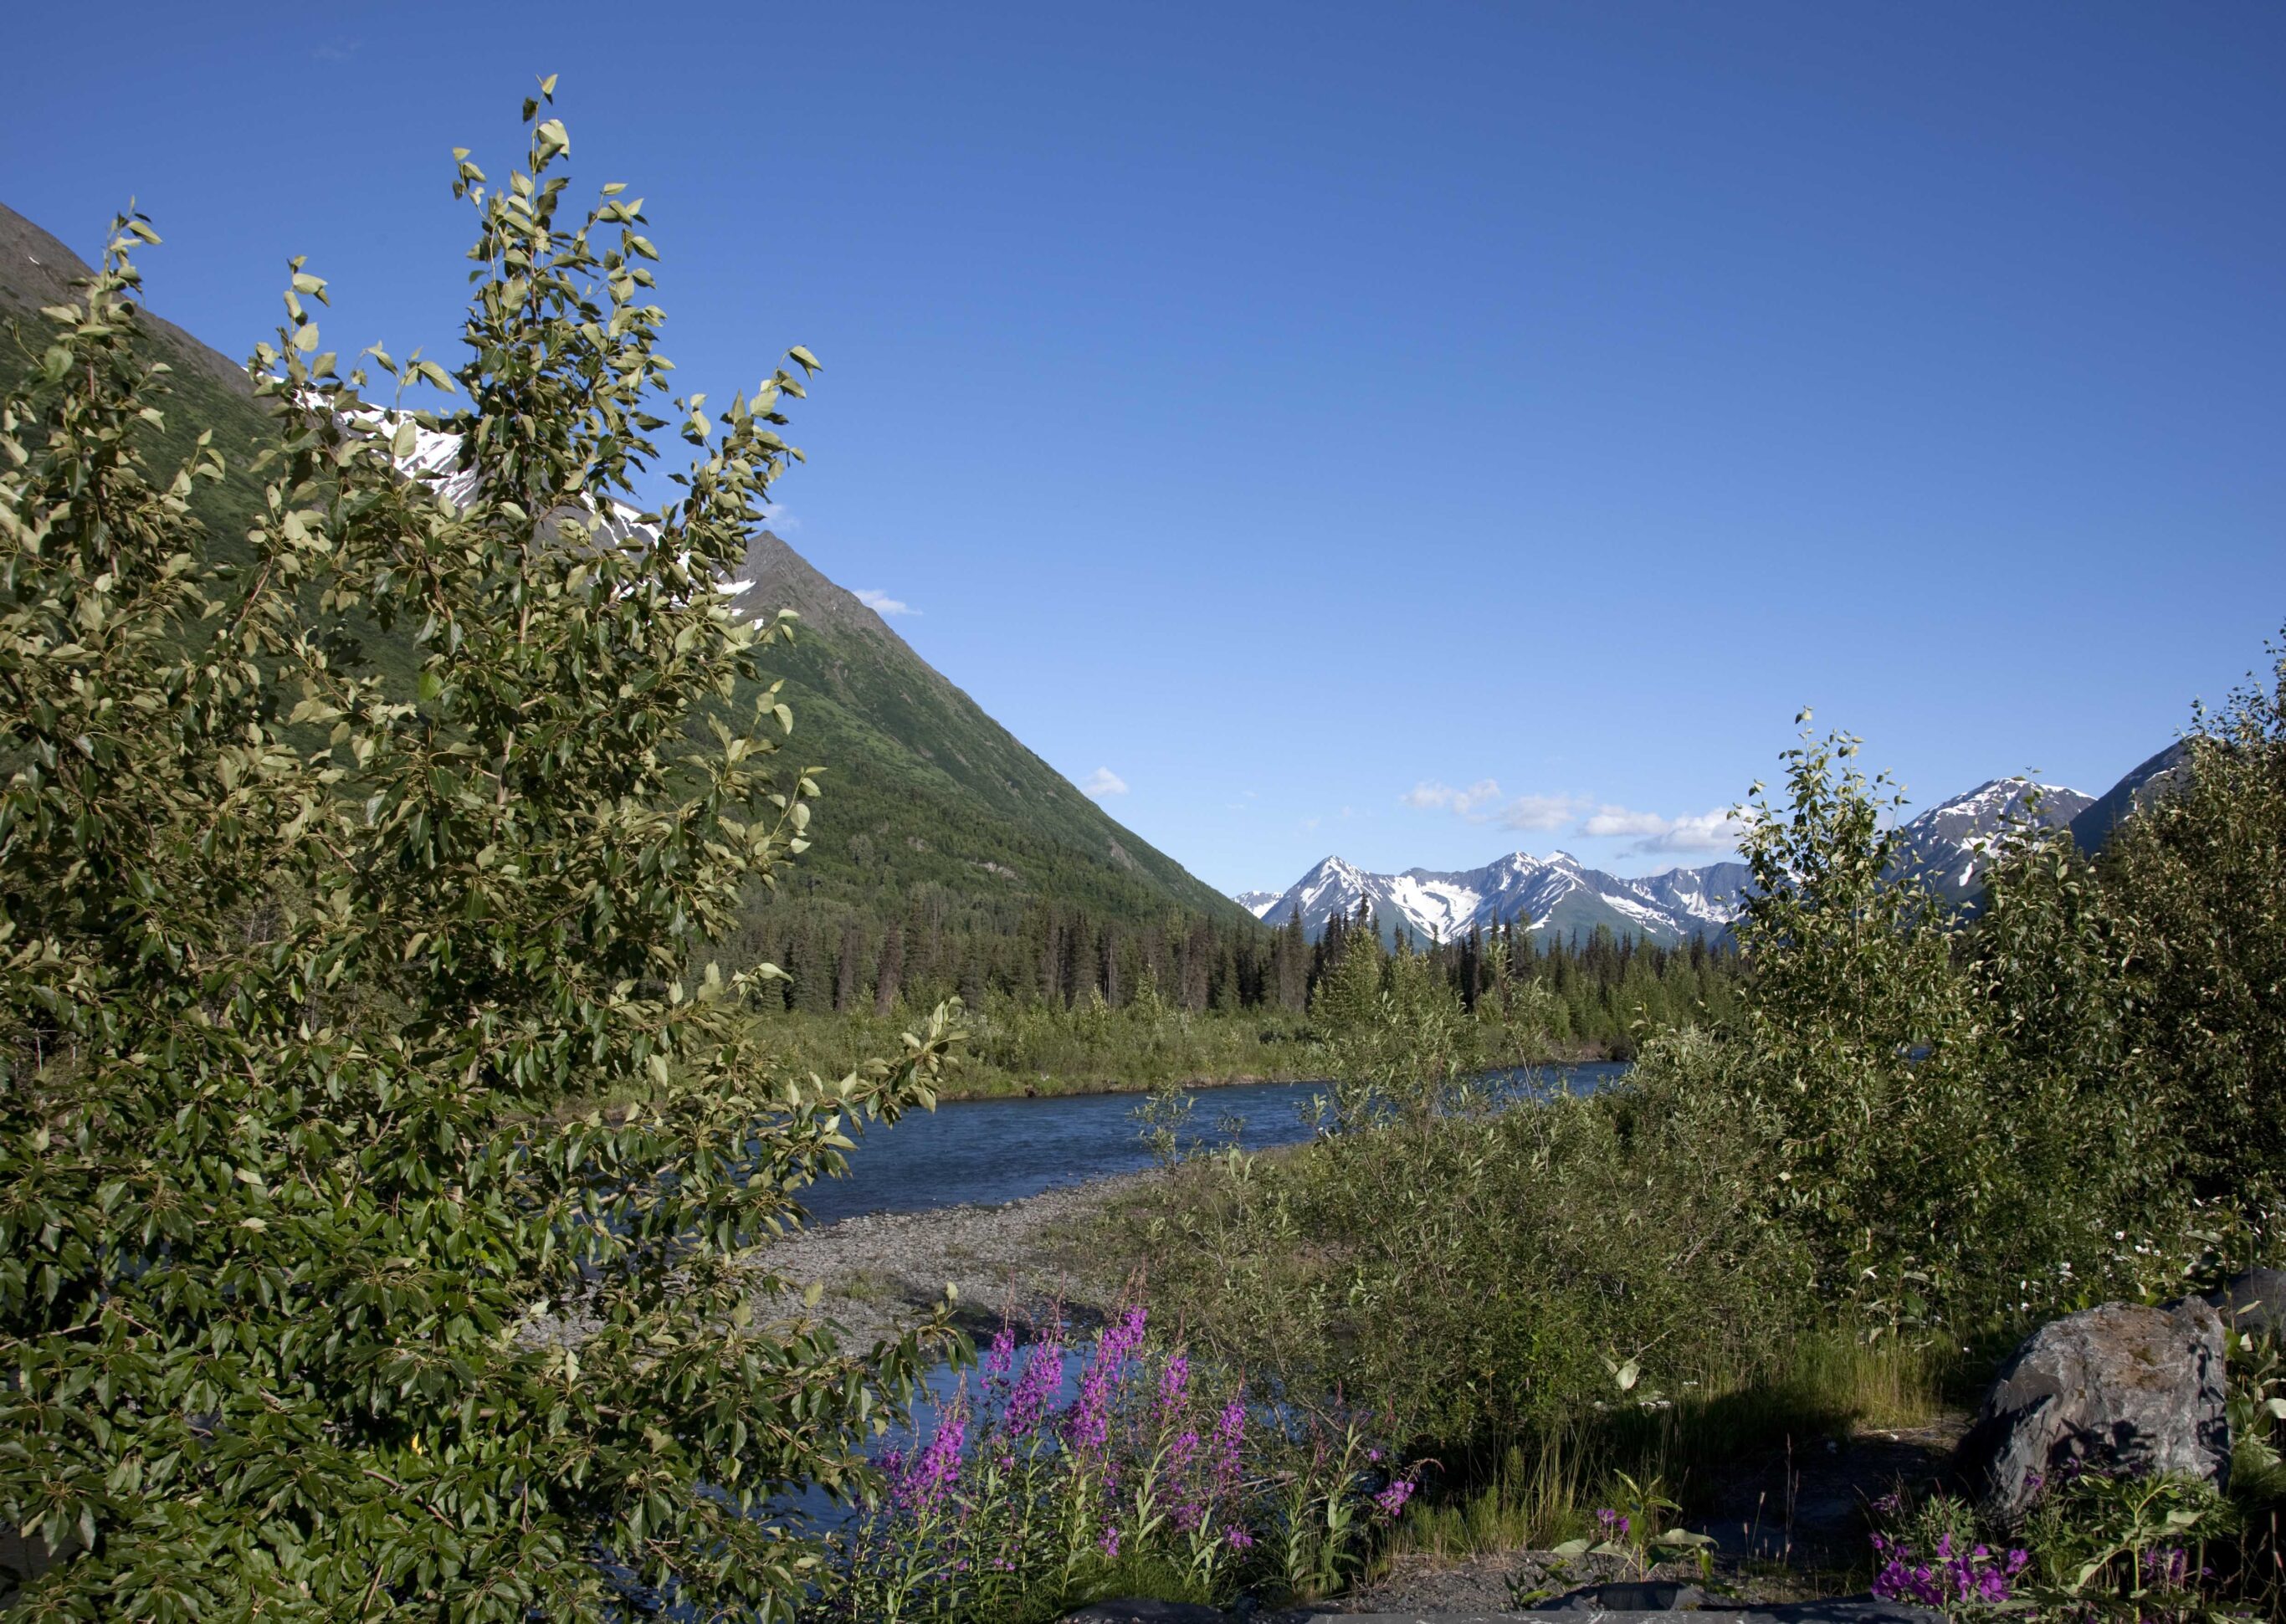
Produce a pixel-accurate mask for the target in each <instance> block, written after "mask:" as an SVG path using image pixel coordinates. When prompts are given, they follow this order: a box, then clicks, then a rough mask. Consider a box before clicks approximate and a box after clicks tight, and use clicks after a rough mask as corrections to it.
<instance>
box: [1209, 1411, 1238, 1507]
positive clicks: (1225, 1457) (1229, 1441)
mask: <svg viewBox="0 0 2286 1624" xmlns="http://www.w3.org/2000/svg"><path fill="white" fill-rule="evenodd" d="M1245 1442H1246V1401H1245V1399H1242V1398H1239V1399H1232V1400H1231V1401H1230V1402H1229V1403H1228V1404H1226V1405H1224V1406H1223V1407H1222V1415H1220V1416H1219V1417H1218V1419H1217V1420H1216V1422H1215V1430H1214V1459H1213V1465H1212V1470H1213V1474H1214V1492H1215V1494H1217V1495H1218V1496H1219V1495H1223V1494H1229V1493H1230V1492H1231V1491H1232V1490H1234V1489H1235V1488H1236V1487H1237V1486H1238V1456H1239V1451H1240V1449H1241V1448H1242V1447H1243V1446H1244V1444H1245Z"/></svg>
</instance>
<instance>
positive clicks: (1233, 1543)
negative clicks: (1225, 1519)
mask: <svg viewBox="0 0 2286 1624" xmlns="http://www.w3.org/2000/svg"><path fill="white" fill-rule="evenodd" d="M1222 1537H1223V1538H1224V1539H1225V1540H1226V1541H1229V1542H1230V1548H1231V1549H1233V1550H1252V1549H1254V1536H1253V1535H1252V1534H1250V1533H1247V1531H1246V1530H1245V1529H1243V1528H1242V1527H1240V1526H1239V1525H1237V1524H1236V1523H1229V1524H1226V1525H1225V1526H1224V1528H1223V1531H1222Z"/></svg>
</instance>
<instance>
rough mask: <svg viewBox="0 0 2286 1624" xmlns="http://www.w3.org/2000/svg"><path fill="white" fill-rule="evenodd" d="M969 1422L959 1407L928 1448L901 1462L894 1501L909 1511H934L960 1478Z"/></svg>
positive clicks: (938, 1428)
mask: <svg viewBox="0 0 2286 1624" xmlns="http://www.w3.org/2000/svg"><path fill="white" fill-rule="evenodd" d="M967 1436H968V1418H967V1417H966V1415H964V1414H962V1412H961V1411H960V1410H959V1409H958V1407H955V1408H953V1409H951V1410H949V1411H947V1412H946V1414H945V1417H944V1420H943V1421H942V1423H940V1424H939V1425H938V1427H937V1430H936V1436H935V1437H934V1438H932V1439H929V1441H928V1447H926V1449H923V1450H922V1451H921V1452H920V1453H919V1454H918V1455H915V1456H913V1457H912V1459H911V1460H910V1462H900V1463H899V1470H898V1472H897V1478H896V1486H895V1489H894V1490H893V1491H892V1494H891V1498H892V1499H893V1500H894V1502H895V1504H896V1505H897V1506H898V1507H899V1509H901V1510H907V1511H932V1510H935V1509H936V1504H937V1502H939V1501H940V1500H942V1499H943V1498H944V1493H945V1491H946V1490H947V1489H949V1488H950V1487H951V1486H953V1484H954V1483H955V1482H956V1481H958V1478H959V1477H960V1449H961V1446H962V1444H964V1443H966V1441H967Z"/></svg>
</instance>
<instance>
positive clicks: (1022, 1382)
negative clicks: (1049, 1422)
mask: <svg viewBox="0 0 2286 1624" xmlns="http://www.w3.org/2000/svg"><path fill="white" fill-rule="evenodd" d="M1063 1382H1064V1344H1063V1342H1062V1340H1061V1338H1060V1337H1059V1336H1057V1335H1056V1333H1055V1332H1053V1331H1051V1332H1049V1333H1048V1335H1046V1336H1044V1337H1042V1338H1041V1339H1040V1340H1039V1341H1038V1342H1037V1343H1034V1344H1032V1351H1031V1352H1030V1353H1029V1355H1027V1356H1026V1358H1025V1360H1024V1374H1023V1375H1022V1376H1020V1377H1018V1378H1017V1381H1016V1385H1015V1387H1014V1388H1013V1390H1012V1391H1010V1393H1009V1394H1008V1407H1007V1409H1006V1411H1005V1416H1006V1420H1007V1423H1008V1431H1009V1433H1010V1435H1011V1436H1013V1437H1016V1438H1029V1437H1030V1436H1031V1435H1032V1434H1033V1433H1034V1432H1036V1431H1038V1430H1039V1426H1040V1423H1041V1422H1043V1421H1044V1420H1045V1419H1046V1418H1047V1414H1048V1403H1049V1401H1050V1400H1051V1399H1053V1398H1054V1397H1055V1396H1056V1390H1057V1389H1058V1388H1060V1387H1061V1386H1062V1385H1063Z"/></svg>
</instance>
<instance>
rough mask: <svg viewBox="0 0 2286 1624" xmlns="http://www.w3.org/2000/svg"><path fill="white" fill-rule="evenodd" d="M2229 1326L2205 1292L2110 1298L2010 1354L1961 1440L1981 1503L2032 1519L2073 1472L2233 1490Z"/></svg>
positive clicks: (1964, 1472) (2001, 1514) (1963, 1464)
mask: <svg viewBox="0 0 2286 1624" xmlns="http://www.w3.org/2000/svg"><path fill="white" fill-rule="evenodd" d="M2223 1397H2224V1391H2223V1336H2222V1320H2221V1319H2220V1318H2219V1316H2218V1315H2217V1314H2216V1313H2215V1311H2214V1309H2213V1308H2212V1307H2211V1306H2210V1305H2207V1304H2206V1303H2204V1302H2202V1301H2200V1300H2199V1299H2198V1298H2196V1297H2193V1298H2190V1299H2187V1301H2184V1302H2180V1303H2177V1304H2173V1305H2171V1306H2169V1307H2166V1308H2144V1307H2139V1306H2135V1305H2130V1304H2125V1303H2107V1304H2106V1305H2103V1306H2102V1307H2101V1308H2090V1309H2086V1310H2084V1311H2083V1312H2081V1313H2076V1314H2070V1315H2067V1316H2066V1317H2065V1318H2063V1319H2061V1320H2052V1321H2050V1322H2049V1323H2048V1324H2046V1325H2044V1326H2042V1327H2041V1328H2039V1329H2038V1330H2037V1331H2034V1332H2033V1333H2032V1334H2031V1336H2029V1337H2027V1338H2026V1339H2025V1341H2024V1344H2023V1345H2022V1347H2019V1348H2018V1349H2017V1350H2016V1352H2014V1354H2012V1355H2010V1357H2009V1360H2008V1362H2007V1363H2006V1365H2004V1366H2002V1367H2001V1368H2000V1374H1999V1376H1998V1377H1997V1378H1996V1379H1995V1380H1994V1382H1993V1384H1992V1385H1991V1387H1990V1390H1989V1391H1986V1393H1985V1395H1984V1404H1983V1408H1982V1409H1981V1410H1980V1411H1979V1412H1978V1414H1977V1417H1976V1424H1975V1426H1974V1427H1972V1428H1970V1429H1969V1432H1968V1436H1967V1438H1965V1439H1962V1440H1961V1445H1960V1452H1959V1455H1958V1456H1957V1457H1956V1458H1955V1461H1954V1470H1955V1472H1956V1473H1957V1475H1958V1476H1959V1478H1960V1479H1961V1480H1962V1482H1963V1484H1964V1485H1965V1486H1967V1489H1968V1492H1969V1493H1970V1494H1973V1495H1974V1496H1975V1499H1976V1502H1977V1504H1978V1506H1979V1508H1980V1509H1981V1510H1983V1511H1984V1512H1985V1513H1986V1514H1987V1515H1988V1516H1990V1517H1992V1518H1996V1519H1997V1520H1998V1521H1999V1522H2001V1523H2003V1524H2009V1523H2014V1522H2015V1521H2016V1520H2017V1519H2018V1518H2022V1516H2023V1514H2024V1512H2025V1510H2026V1509H2027V1508H2029V1507H2030V1505H2031V1503H2032V1502H2033V1500H2034V1499H2035V1498H2036V1497H2037V1496H2038V1494H2039V1492H2040V1489H2041V1486H2043V1484H2044V1483H2046V1482H2047V1481H2052V1480H2053V1479H2054V1478H2056V1477H2057V1476H2058V1475H2059V1474H2060V1473H2063V1472H2068V1471H2071V1470H2094V1471H2106V1472H2124V1473H2128V1474H2131V1475H2133V1476H2137V1477H2153V1476H2157V1475H2158V1474H2160V1473H2163V1472H2165V1473H2180V1474H2183V1475H2185V1476H2187V1477H2193V1478H2206V1479H2207V1480H2208V1481H2210V1482H2211V1483H2213V1484H2214V1485H2216V1486H2218V1487H2223V1486H2227V1484H2228V1482H2229V1475H2230V1423H2229V1420H2228V1419H2227V1416H2226V1415H2225V1414H2224V1410H2223Z"/></svg>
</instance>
